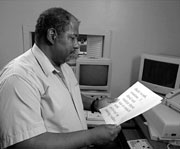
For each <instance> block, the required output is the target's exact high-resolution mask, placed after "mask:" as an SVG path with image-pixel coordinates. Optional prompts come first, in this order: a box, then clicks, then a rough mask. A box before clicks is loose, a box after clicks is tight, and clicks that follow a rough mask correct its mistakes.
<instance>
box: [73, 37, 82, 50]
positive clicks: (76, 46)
mask: <svg viewBox="0 0 180 149" xmlns="http://www.w3.org/2000/svg"><path fill="white" fill-rule="evenodd" d="M73 48H74V50H77V49H79V48H80V45H79V43H78V40H77V38H76V40H75V41H74V47H73Z"/></svg>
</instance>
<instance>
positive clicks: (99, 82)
mask: <svg viewBox="0 0 180 149" xmlns="http://www.w3.org/2000/svg"><path fill="white" fill-rule="evenodd" d="M108 67H109V66H108V65H86V64H84V65H81V66H80V76H79V78H80V79H79V84H80V85H90V86H106V85H107V83H108Z"/></svg>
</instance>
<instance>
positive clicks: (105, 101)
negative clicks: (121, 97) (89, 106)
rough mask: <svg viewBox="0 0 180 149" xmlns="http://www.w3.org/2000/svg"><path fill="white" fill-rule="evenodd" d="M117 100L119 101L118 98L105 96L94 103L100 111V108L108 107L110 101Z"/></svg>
mask: <svg viewBox="0 0 180 149" xmlns="http://www.w3.org/2000/svg"><path fill="white" fill-rule="evenodd" d="M115 101H117V99H116V98H109V97H105V98H102V99H99V100H97V101H96V102H95V103H94V108H95V109H96V111H99V109H101V108H103V107H106V106H107V105H109V104H110V103H113V102H115Z"/></svg>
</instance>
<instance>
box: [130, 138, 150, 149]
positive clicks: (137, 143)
mask: <svg viewBox="0 0 180 149" xmlns="http://www.w3.org/2000/svg"><path fill="white" fill-rule="evenodd" d="M127 143H128V145H129V147H130V149H153V148H152V146H151V145H150V144H149V142H148V140H147V139H137V140H129V141H127Z"/></svg>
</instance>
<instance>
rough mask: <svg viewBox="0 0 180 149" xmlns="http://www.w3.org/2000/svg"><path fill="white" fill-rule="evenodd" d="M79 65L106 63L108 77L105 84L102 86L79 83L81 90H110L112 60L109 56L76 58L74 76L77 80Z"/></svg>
mask: <svg viewBox="0 0 180 149" xmlns="http://www.w3.org/2000/svg"><path fill="white" fill-rule="evenodd" d="M81 65H107V66H108V77H107V84H106V85H104V86H91V85H80V89H81V90H82V91H105V92H110V87H111V77H112V61H111V60H110V59H109V58H87V57H85V58H78V59H77V61H76V77H77V80H78V82H79V80H80V71H81Z"/></svg>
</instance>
